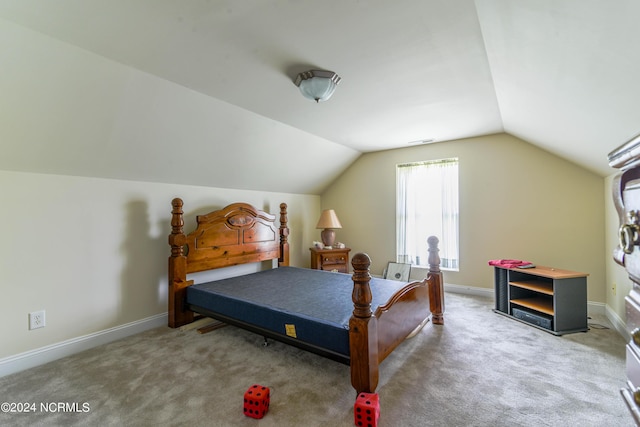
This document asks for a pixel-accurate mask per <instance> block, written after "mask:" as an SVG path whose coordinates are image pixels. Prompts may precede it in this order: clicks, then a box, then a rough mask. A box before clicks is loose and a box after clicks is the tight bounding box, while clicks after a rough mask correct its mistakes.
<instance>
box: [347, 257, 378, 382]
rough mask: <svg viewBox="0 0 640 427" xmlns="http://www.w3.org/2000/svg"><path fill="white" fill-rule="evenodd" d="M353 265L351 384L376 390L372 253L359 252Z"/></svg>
mask: <svg viewBox="0 0 640 427" xmlns="http://www.w3.org/2000/svg"><path fill="white" fill-rule="evenodd" d="M351 265H352V266H353V293H352V295H351V299H352V300H353V314H352V316H351V319H350V320H349V353H350V365H351V384H352V385H353V387H354V388H355V389H356V392H358V393H360V392H368V393H373V392H374V391H375V389H376V387H377V385H378V339H377V338H378V337H377V334H378V331H377V323H376V318H375V317H374V316H373V312H372V311H371V288H370V286H369V281H370V280H371V275H370V274H369V266H370V265H371V259H370V258H369V255H367V254H363V253H358V254H356V255H354V257H353V259H352V260H351Z"/></svg>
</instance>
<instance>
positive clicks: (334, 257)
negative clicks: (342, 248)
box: [322, 254, 347, 266]
mask: <svg viewBox="0 0 640 427" xmlns="http://www.w3.org/2000/svg"><path fill="white" fill-rule="evenodd" d="M327 264H343V265H346V264H347V257H346V255H345V254H331V255H323V256H322V265H323V266H324V265H327Z"/></svg>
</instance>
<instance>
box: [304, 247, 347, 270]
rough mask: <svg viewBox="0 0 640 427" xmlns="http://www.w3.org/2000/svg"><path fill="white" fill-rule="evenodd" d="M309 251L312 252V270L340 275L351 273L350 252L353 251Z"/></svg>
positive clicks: (312, 249) (343, 249)
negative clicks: (333, 272)
mask: <svg viewBox="0 0 640 427" xmlns="http://www.w3.org/2000/svg"><path fill="white" fill-rule="evenodd" d="M309 250H310V251H311V268H313V269H315V270H325V271H335V272H339V273H348V272H349V251H351V249H349V248H342V249H316V248H309Z"/></svg>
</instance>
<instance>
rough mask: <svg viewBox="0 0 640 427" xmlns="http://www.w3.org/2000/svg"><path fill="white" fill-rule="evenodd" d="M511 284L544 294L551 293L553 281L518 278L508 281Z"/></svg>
mask: <svg viewBox="0 0 640 427" xmlns="http://www.w3.org/2000/svg"><path fill="white" fill-rule="evenodd" d="M509 284H510V285H511V286H517V287H519V288H523V289H529V290H530V291H535V292H539V293H541V294H545V295H553V283H552V282H544V281H542V280H520V281H517V282H509Z"/></svg>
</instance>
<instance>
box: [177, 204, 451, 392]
mask: <svg viewBox="0 0 640 427" xmlns="http://www.w3.org/2000/svg"><path fill="white" fill-rule="evenodd" d="M171 204H172V206H173V209H172V212H171V213H172V217H171V234H170V235H169V245H170V246H171V256H170V257H169V326H170V327H172V328H176V327H179V326H182V325H186V324H188V323H191V322H193V321H194V312H192V311H190V310H189V307H187V304H186V289H187V287H189V286H190V285H192V284H193V280H187V274H190V273H195V272H199V271H205V270H211V269H215V268H221V267H228V266H233V265H239V264H245V263H252V262H259V261H266V260H273V259H277V260H278V266H288V265H289V243H288V236H289V228H288V227H287V205H286V204H285V203H282V204H280V227H279V228H277V227H276V226H275V215H271V214H269V213H266V212H263V211H261V210H259V209H256V208H255V207H253V206H251V205H249V204H247V203H234V204H232V205H229V206H227V207H225V208H223V209H221V210H217V211H213V212H211V213H209V214H206V215H198V216H197V227H196V229H195V230H194V231H193V232H191V233H189V234H184V231H183V227H184V218H183V211H182V206H183V202H182V200H181V199H179V198H176V199H174V200H173V201H172V203H171ZM437 244H438V239H437V238H436V237H433V236H432V237H430V238H429V239H428V245H429V273H428V275H427V277H426V278H425V279H424V280H422V281H416V282H411V283H409V284H407V285H406V286H404V287H403V288H402V289H401V290H400V291H398V292H396V293H395V294H394V295H393V297H392V298H391V299H390V300H389V301H388V302H387V303H386V304H384V305H382V306H380V307H378V308H377V309H376V311H375V312H373V311H372V309H371V300H372V295H371V288H370V285H369V282H370V280H371V276H370V274H369V267H370V264H371V260H370V259H369V256H368V255H366V254H363V253H358V254H356V255H354V256H353V259H352V266H353V270H354V272H353V292H352V300H353V305H354V309H353V314H352V316H351V319H350V322H349V351H350V357H349V364H350V367H351V384H352V385H353V387H354V388H355V389H356V392H358V393H360V392H369V393H373V392H374V391H375V389H376V387H377V384H378V373H379V365H380V363H381V362H382V361H383V360H384V359H385V358H386V357H387V356H388V355H389V354H390V353H391V352H392V351H393V350H394V349H395V348H396V347H397V346H398V345H400V344H401V343H402V342H403V341H404V340H405V339H406V338H407V337H409V336H412V335H413V334H415V333H417V331H419V330H420V329H421V328H422V327H423V326H424V325H425V324H426V323H427V322H428V321H429V319H431V321H432V322H433V323H434V324H438V325H442V324H443V323H444V318H443V312H444V291H443V280H442V272H441V271H440V258H439V256H438V247H437ZM314 303H316V302H314ZM240 326H242V325H240ZM276 339H277V337H276ZM285 341H286V340H285Z"/></svg>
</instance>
